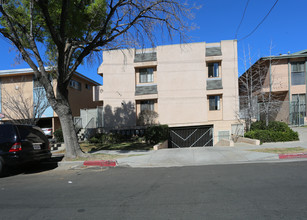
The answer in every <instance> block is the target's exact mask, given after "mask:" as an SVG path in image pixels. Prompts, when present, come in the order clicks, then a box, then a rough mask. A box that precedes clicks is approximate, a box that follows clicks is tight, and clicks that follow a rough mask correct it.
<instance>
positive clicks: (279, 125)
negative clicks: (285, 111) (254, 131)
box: [268, 121, 292, 132]
mask: <svg viewBox="0 0 307 220" xmlns="http://www.w3.org/2000/svg"><path fill="white" fill-rule="evenodd" d="M268 130H270V131H281V132H287V131H290V130H292V129H291V128H289V126H288V125H287V124H286V123H285V122H281V121H270V122H269V126H268Z"/></svg>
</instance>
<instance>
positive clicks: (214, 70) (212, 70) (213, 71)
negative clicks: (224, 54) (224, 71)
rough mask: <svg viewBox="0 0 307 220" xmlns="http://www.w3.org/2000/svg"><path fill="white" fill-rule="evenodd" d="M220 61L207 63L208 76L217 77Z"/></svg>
mask: <svg viewBox="0 0 307 220" xmlns="http://www.w3.org/2000/svg"><path fill="white" fill-rule="evenodd" d="M219 66H220V63H208V77H209V78H211V77H219V76H220V74H219Z"/></svg>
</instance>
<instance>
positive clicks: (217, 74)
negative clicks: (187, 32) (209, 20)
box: [94, 40, 238, 147]
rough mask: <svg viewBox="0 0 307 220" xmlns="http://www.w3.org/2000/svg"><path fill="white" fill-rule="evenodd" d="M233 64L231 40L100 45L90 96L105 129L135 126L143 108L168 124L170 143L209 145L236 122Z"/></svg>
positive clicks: (234, 52) (233, 43) (234, 50)
mask: <svg viewBox="0 0 307 220" xmlns="http://www.w3.org/2000/svg"><path fill="white" fill-rule="evenodd" d="M237 70H238V67H237V41H236V40H225V41H221V42H219V43H205V42H202V43H189V44H180V45H179V44H178V45H166V46H158V47H156V48H151V49H142V50H134V49H130V50H111V51H104V52H103V63H102V64H101V66H100V67H99V69H98V74H100V75H101V76H103V86H98V87H95V89H94V101H103V106H104V127H105V129H107V130H108V129H109V130H112V129H126V128H133V127H135V126H137V117H138V115H139V113H140V112H141V111H142V110H146V109H147V110H152V111H155V112H157V113H158V115H159V116H158V118H157V119H156V121H157V122H158V123H160V124H168V125H169V127H171V132H170V135H171V141H170V142H172V143H171V144H172V146H173V147H182V146H185V147H191V146H205V145H206V146H207V145H212V144H216V143H217V142H218V141H219V140H220V139H222V138H229V137H230V135H231V133H232V131H233V130H234V129H235V128H236V124H238V121H237V119H236V113H237V111H238V71H237ZM172 135H173V136H174V138H175V139H176V138H179V139H178V140H174V138H173V139H172ZM176 136H177V137H176ZM202 139H203V140H202Z"/></svg>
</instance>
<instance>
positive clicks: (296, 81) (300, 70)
mask: <svg viewBox="0 0 307 220" xmlns="http://www.w3.org/2000/svg"><path fill="white" fill-rule="evenodd" d="M247 76H249V77H247ZM306 76H307V50H303V51H299V52H296V53H292V54H290V53H288V54H282V55H280V56H269V57H262V58H260V59H259V60H258V61H257V62H255V63H254V64H253V65H252V66H251V67H250V68H249V69H248V70H247V71H246V72H245V73H244V74H242V76H240V78H239V90H240V91H239V94H240V99H241V97H245V96H246V88H244V87H245V86H244V85H243V82H246V79H247V78H248V80H249V81H250V82H254V84H257V83H258V84H261V86H258V87H255V86H254V87H253V86H252V87H253V94H254V95H257V94H259V93H262V94H267V96H268V94H269V93H271V96H272V99H271V101H272V103H277V104H275V106H276V108H275V110H274V109H272V112H271V114H270V120H277V121H284V122H287V123H289V124H295V125H302V124H304V121H305V122H306V98H307V97H306V90H307V87H306V80H307V77H306ZM251 77H253V78H252V79H251ZM261 78H262V79H261ZM257 97H258V99H257V100H256V102H258V107H257V108H258V116H256V117H258V119H263V117H262V116H261V108H262V107H261V106H263V105H265V104H263V103H261V102H262V100H261V99H260V98H259V96H257ZM240 103H241V104H242V102H240ZM278 103H279V104H278ZM244 108H246V106H244V105H240V109H244Z"/></svg>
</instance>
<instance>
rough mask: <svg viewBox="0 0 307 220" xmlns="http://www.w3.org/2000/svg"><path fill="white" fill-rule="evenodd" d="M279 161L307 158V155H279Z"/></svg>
mask: <svg viewBox="0 0 307 220" xmlns="http://www.w3.org/2000/svg"><path fill="white" fill-rule="evenodd" d="M278 156H279V159H292V158H307V153H297V154H279V155H278Z"/></svg>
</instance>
